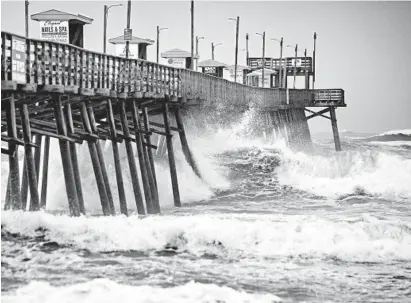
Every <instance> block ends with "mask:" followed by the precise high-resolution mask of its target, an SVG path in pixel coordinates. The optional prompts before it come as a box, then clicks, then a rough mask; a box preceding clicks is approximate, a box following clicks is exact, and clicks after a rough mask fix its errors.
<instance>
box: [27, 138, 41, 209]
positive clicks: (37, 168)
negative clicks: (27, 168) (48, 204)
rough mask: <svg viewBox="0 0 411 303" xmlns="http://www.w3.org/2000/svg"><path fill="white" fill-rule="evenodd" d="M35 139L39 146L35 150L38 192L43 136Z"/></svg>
mask: <svg viewBox="0 0 411 303" xmlns="http://www.w3.org/2000/svg"><path fill="white" fill-rule="evenodd" d="M33 137H34V144H35V145H37V148H35V149H34V167H35V169H36V174H37V183H36V187H37V191H38V186H39V180H40V159H41V141H42V136H41V135H39V134H35V135H34V136H33ZM30 201H31V200H30ZM39 203H40V202H39ZM30 205H32V202H30Z"/></svg>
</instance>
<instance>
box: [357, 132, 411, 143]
mask: <svg viewBox="0 0 411 303" xmlns="http://www.w3.org/2000/svg"><path fill="white" fill-rule="evenodd" d="M364 140H365V141H382V142H385V141H411V129H401V130H390V131H387V132H384V133H381V134H379V135H375V136H371V137H368V138H364Z"/></svg>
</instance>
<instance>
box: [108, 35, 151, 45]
mask: <svg viewBox="0 0 411 303" xmlns="http://www.w3.org/2000/svg"><path fill="white" fill-rule="evenodd" d="M128 41H129V42H130V44H148V45H152V44H154V40H151V39H144V38H139V37H135V36H131V40H128ZM108 42H110V43H112V44H125V43H126V42H127V40H124V35H121V36H118V37H116V38H111V39H108Z"/></svg>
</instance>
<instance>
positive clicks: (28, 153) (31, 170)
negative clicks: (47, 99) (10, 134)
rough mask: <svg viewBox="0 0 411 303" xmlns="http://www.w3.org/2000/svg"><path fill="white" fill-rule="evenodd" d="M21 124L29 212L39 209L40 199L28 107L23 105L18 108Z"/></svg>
mask: <svg viewBox="0 0 411 303" xmlns="http://www.w3.org/2000/svg"><path fill="white" fill-rule="evenodd" d="M20 114H21V123H22V127H23V139H24V151H25V162H26V165H27V176H28V182H29V187H30V197H31V204H30V210H33V211H36V210H39V209H40V198H39V192H38V190H37V172H36V166H35V163H34V156H33V149H32V147H31V145H30V143H31V130H30V121H29V111H28V105H27V104H23V105H22V106H21V108H20Z"/></svg>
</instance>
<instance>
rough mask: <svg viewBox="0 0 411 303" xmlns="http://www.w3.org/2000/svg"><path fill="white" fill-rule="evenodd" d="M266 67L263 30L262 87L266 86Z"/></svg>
mask: <svg viewBox="0 0 411 303" xmlns="http://www.w3.org/2000/svg"><path fill="white" fill-rule="evenodd" d="M264 69H265V32H263V70H262V77H263V79H262V80H263V83H262V87H263V88H264V80H265V78H264Z"/></svg>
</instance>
